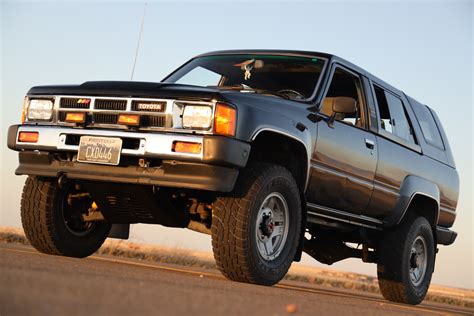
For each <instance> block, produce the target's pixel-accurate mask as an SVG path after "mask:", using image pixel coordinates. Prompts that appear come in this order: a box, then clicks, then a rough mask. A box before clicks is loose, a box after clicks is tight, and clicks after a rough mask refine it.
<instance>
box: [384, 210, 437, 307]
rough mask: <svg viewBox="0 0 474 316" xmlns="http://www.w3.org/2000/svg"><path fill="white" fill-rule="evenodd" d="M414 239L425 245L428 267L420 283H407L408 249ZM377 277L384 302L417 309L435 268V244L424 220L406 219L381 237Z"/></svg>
mask: <svg viewBox="0 0 474 316" xmlns="http://www.w3.org/2000/svg"><path fill="white" fill-rule="evenodd" d="M417 236H422V237H423V238H424V240H425V241H426V248H427V266H426V271H425V275H424V277H423V279H422V280H421V283H420V284H419V285H416V286H415V285H414V284H413V282H412V281H411V280H410V274H409V267H410V256H411V247H412V244H413V242H414V241H415V239H416V238H417ZM377 258H378V264H377V275H378V282H379V287H380V291H381V292H382V295H383V296H384V297H385V299H387V300H389V301H392V302H398V303H404V304H411V305H416V304H419V303H421V302H422V301H423V299H424V298H425V296H426V293H427V291H428V287H429V285H430V282H431V276H432V273H433V271H434V264H435V244H434V238H433V232H432V229H431V226H430V224H429V222H428V221H427V220H426V218H424V217H416V216H414V215H408V216H407V217H406V218H404V220H403V221H402V222H401V223H400V225H398V226H397V227H394V228H392V229H390V230H387V231H386V232H385V233H384V236H383V240H382V242H381V243H380V245H379V247H378V249H377Z"/></svg>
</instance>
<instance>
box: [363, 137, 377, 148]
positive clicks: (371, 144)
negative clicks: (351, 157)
mask: <svg viewBox="0 0 474 316" xmlns="http://www.w3.org/2000/svg"><path fill="white" fill-rule="evenodd" d="M365 146H367V148H369V149H374V148H375V142H374V141H373V140H371V139H368V138H366V139H365Z"/></svg>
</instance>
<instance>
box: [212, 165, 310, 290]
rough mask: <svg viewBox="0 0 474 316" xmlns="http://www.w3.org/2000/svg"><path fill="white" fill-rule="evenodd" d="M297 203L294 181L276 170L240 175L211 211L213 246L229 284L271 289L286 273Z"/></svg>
mask: <svg viewBox="0 0 474 316" xmlns="http://www.w3.org/2000/svg"><path fill="white" fill-rule="evenodd" d="M300 230H301V200H300V195H299V190H298V187H297V185H296V182H295V180H294V178H293V176H292V175H291V173H290V172H288V170H286V169H285V168H283V167H281V166H277V165H270V164H259V165H255V166H253V167H249V168H248V169H247V170H244V171H243V173H242V174H241V175H240V177H239V181H238V182H237V184H236V190H234V192H233V193H232V196H230V197H220V198H218V199H217V201H216V202H215V203H214V205H213V211H212V247H213V251H214V258H215V259H216V263H217V266H218V268H219V270H220V271H221V272H222V273H223V274H224V275H225V276H226V277H227V278H229V279H231V280H234V281H240V282H247V283H256V284H262V285H273V284H275V283H277V282H278V281H280V280H281V279H282V278H283V277H284V276H285V274H286V273H287V271H288V269H289V267H290V265H291V263H292V262H293V259H294V257H295V253H296V250H297V248H298V242H299V236H300Z"/></svg>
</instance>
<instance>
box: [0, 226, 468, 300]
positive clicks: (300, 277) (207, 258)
mask: <svg viewBox="0 0 474 316" xmlns="http://www.w3.org/2000/svg"><path fill="white" fill-rule="evenodd" d="M0 242H6V243H18V244H25V245H27V244H29V243H28V240H27V239H26V238H25V235H24V233H23V231H22V230H21V229H18V228H9V227H0ZM97 254H100V255H107V256H114V257H122V258H131V259H139V260H145V261H151V262H161V263H171V264H178V265H183V266H191V267H198V268H203V269H216V268H217V267H216V265H215V262H214V258H213V256H212V254H211V253H208V252H198V251H192V250H187V249H176V248H168V247H161V246H153V245H146V244H135V243H130V242H127V241H117V240H107V241H106V242H105V244H104V245H103V246H102V247H101V248H100V249H99V251H98V252H97ZM285 278H286V279H287V280H294V281H302V282H307V283H312V284H317V285H320V286H324V287H328V288H337V289H349V290H356V291H364V292H370V293H379V288H378V285H377V279H376V278H374V277H371V276H367V275H363V274H356V273H348V272H342V271H341V272H338V271H334V270H327V269H321V268H314V267H307V266H301V265H298V264H294V265H293V267H292V268H291V269H290V272H289V273H288V274H287V276H286V277H285ZM426 300H427V301H432V302H438V303H443V304H450V305H456V306H462V307H467V308H474V291H473V290H466V289H458V288H451V287H446V286H439V285H435V284H433V285H431V287H430V290H429V292H428V295H427V297H426Z"/></svg>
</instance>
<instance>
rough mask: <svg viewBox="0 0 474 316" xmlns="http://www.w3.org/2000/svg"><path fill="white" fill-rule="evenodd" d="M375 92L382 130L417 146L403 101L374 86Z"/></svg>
mask: <svg viewBox="0 0 474 316" xmlns="http://www.w3.org/2000/svg"><path fill="white" fill-rule="evenodd" d="M374 90H375V97H376V99H377V105H378V108H379V112H380V128H382V129H383V130H385V131H387V132H389V133H391V134H393V135H396V136H398V137H400V138H402V139H404V140H407V141H409V142H411V143H414V144H416V141H415V137H414V136H413V129H412V128H411V124H410V121H409V120H408V116H407V113H406V111H405V107H404V106H403V102H402V100H400V98H398V97H397V96H395V95H393V94H392V93H390V92H388V91H385V90H384V89H382V88H380V87H378V86H374Z"/></svg>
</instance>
